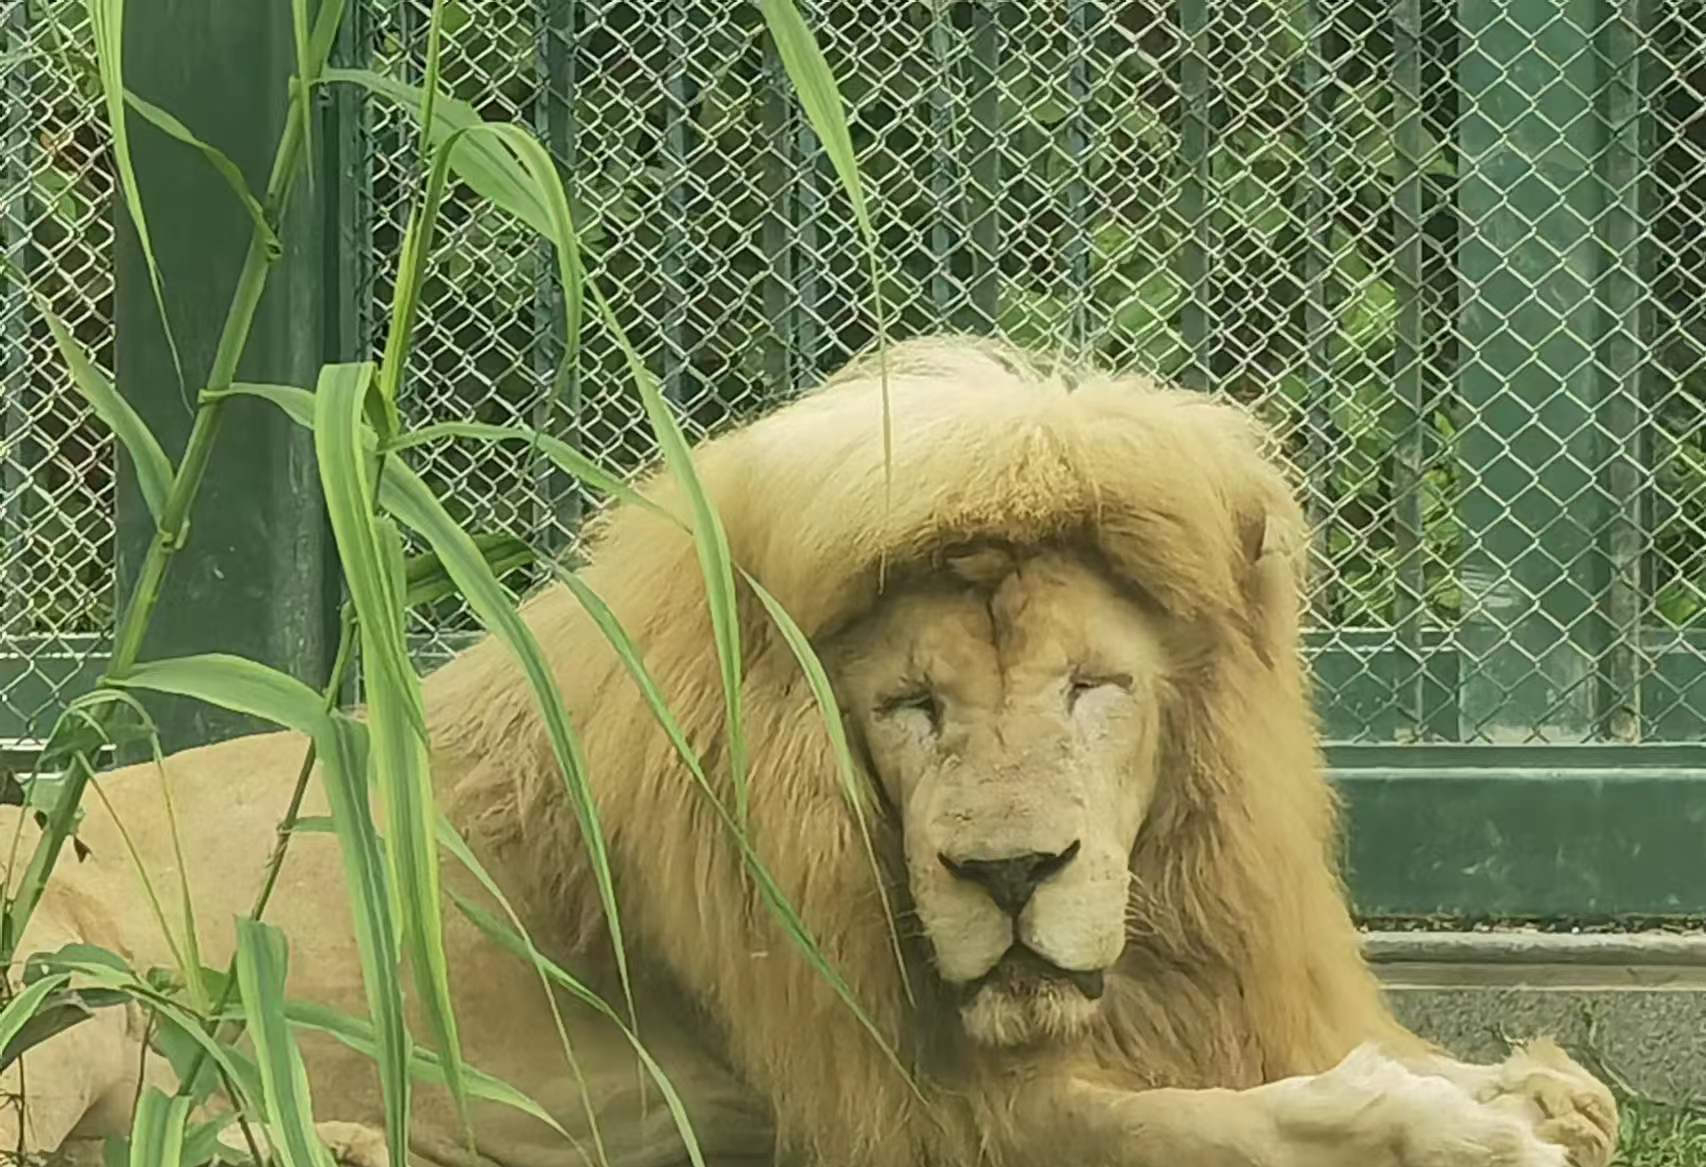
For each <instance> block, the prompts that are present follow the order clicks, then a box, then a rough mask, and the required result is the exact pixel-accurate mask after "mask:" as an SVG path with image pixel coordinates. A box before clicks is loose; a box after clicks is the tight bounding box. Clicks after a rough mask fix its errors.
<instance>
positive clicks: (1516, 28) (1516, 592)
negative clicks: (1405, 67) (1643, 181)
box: [1458, 0, 1635, 741]
mask: <svg viewBox="0 0 1706 1167" xmlns="http://www.w3.org/2000/svg"><path fill="white" fill-rule="evenodd" d="M1458 15H1459V20H1460V21H1461V24H1462V33H1461V35H1462V37H1463V52H1462V55H1461V57H1460V64H1459V67H1458V81H1459V84H1460V85H1461V87H1462V89H1461V92H1462V97H1461V100H1462V118H1461V121H1460V126H1461V130H1460V134H1461V137H1460V138H1459V146H1460V150H1461V158H1462V181H1461V185H1460V188H1459V190H1460V193H1459V196H1458V197H1459V204H1458V205H1459V211H1460V214H1461V216H1462V226H1461V235H1460V248H1459V256H1458V258H1459V264H1460V273H1461V278H1462V281H1463V285H1462V300H1461V315H1460V319H1459V329H1460V335H1461V338H1462V353H1463V358H1462V361H1461V364H1460V372H1459V380H1458V388H1459V392H1460V394H1461V397H1462V405H1463V409H1464V413H1465V415H1466V419H1467V420H1466V424H1465V427H1464V430H1463V433H1462V436H1461V446H1460V454H1461V457H1462V459H1463V467H1464V471H1465V475H1466V478H1467V483H1466V487H1467V489H1466V491H1465V494H1464V499H1463V504H1462V512H1461V514H1462V519H1463V524H1464V528H1465V533H1466V536H1467V542H1468V548H1469V551H1468V561H1467V562H1466V563H1465V564H1464V568H1463V575H1462V580H1463V588H1464V619H1463V627H1462V628H1461V629H1460V639H1459V648H1460V650H1461V651H1462V653H1463V656H1464V687H1463V699H1462V707H1461V708H1462V717H1461V720H1462V727H1461V728H1462V734H1463V737H1464V739H1465V740H1472V739H1477V738H1480V739H1489V740H1492V741H1512V740H1523V739H1525V738H1528V737H1531V736H1538V737H1541V738H1543V739H1545V740H1553V741H1565V740H1580V739H1581V738H1583V737H1586V736H1590V735H1592V734H1594V733H1595V732H1596V731H1597V730H1598V728H1599V726H1600V725H1601V724H1602V716H1601V689H1602V686H1601V683H1600V678H1601V670H1602V662H1603V661H1604V660H1605V659H1606V654H1607V653H1608V652H1609V651H1611V649H1612V648H1613V645H1614V641H1615V639H1616V637H1617V635H1619V634H1621V633H1625V632H1627V633H1629V634H1633V633H1634V632H1635V629H1633V628H1620V629H1616V630H1613V629H1612V628H1611V626H1610V624H1609V622H1608V621H1607V620H1605V619H1604V618H1603V615H1602V612H1601V610H1600V609H1601V606H1602V605H1603V603H1604V600H1603V597H1604V596H1606V594H1607V591H1608V588H1609V586H1610V584H1611V579H1610V575H1611V573H1610V571H1609V569H1608V558H1607V556H1606V555H1605V554H1604V548H1605V543H1606V540H1607V538H1608V536H1609V535H1611V534H1612V530H1613V527H1614V525H1615V524H1617V522H1618V521H1619V519H1618V514H1617V511H1618V506H1617V503H1616V501H1615V500H1614V499H1613V498H1612V497H1611V495H1610V493H1609V492H1608V491H1607V490H1606V489H1604V486H1603V479H1604V476H1605V471H1606V468H1607V465H1608V457H1609V456H1610V454H1611V451H1610V450H1608V443H1607V435H1606V432H1605V430H1604V428H1602V424H1601V423H1602V421H1603V419H1604V418H1605V417H1606V416H1607V415H1608V411H1610V412H1613V413H1614V412H1615V411H1616V410H1617V409H1619V408H1621V406H1620V404H1619V403H1620V402H1624V401H1626V400H1627V398H1626V397H1624V395H1625V394H1627V393H1628V392H1629V391H1630V387H1629V385H1628V384H1627V379H1626V378H1624V377H1621V376H1619V374H1618V372H1617V371H1616V370H1614V369H1608V368H1606V367H1605V366H1604V365H1602V364H1601V363H1600V362H1599V360H1598V359H1596V358H1598V357H1599V356H1600V355H1602V353H1603V352H1604V348H1603V346H1604V343H1605V335H1606V332H1607V329H1608V326H1610V327H1615V326H1616V325H1614V324H1612V323H1611V322H1609V321H1608V320H1607V319H1606V314H1605V313H1604V312H1603V311H1602V306H1601V304H1600V303H1599V297H1598V295H1596V291H1597V290H1598V289H1599V288H1600V287H1602V286H1603V285H1602V280H1603V279H1604V278H1605V275H1606V272H1607V271H1608V270H1611V268H1612V266H1613V265H1615V264H1618V263H1622V262H1626V261H1627V258H1626V256H1621V255H1608V252H1607V248H1606V246H1605V240H1604V239H1603V232H1602V228H1601V227H1600V216H1601V215H1602V214H1603V213H1604V212H1605V210H1606V207H1607V204H1608V202H1610V201H1611V200H1612V199H1613V198H1614V197H1615V196H1614V195H1613V193H1612V192H1610V191H1609V190H1608V186H1607V180H1606V174H1605V173H1604V169H1603V158H1604V156H1605V151H1606V149H1607V146H1608V145H1609V140H1610V138H1611V134H1610V133H1608V129H1607V125H1606V121H1605V118H1604V116H1603V115H1602V114H1601V111H1600V110H1598V109H1597V108H1596V106H1597V104H1598V101H1597V100H1596V98H1597V96H1598V95H1602V94H1604V93H1605V92H1606V84H1607V81H1606V77H1605V75H1604V74H1605V63H1604V60H1603V58H1602V57H1601V56H1600V55H1599V54H1598V52H1597V51H1596V50H1597V40H1598V32H1599V28H1600V26H1601V25H1602V24H1603V23H1604V21H1605V18H1606V16H1607V15H1608V8H1607V7H1606V5H1605V4H1604V3H1603V0H1513V2H1512V3H1510V4H1509V5H1497V6H1494V5H1487V4H1482V3H1476V2H1472V0H1461V2H1460V4H1459V6H1458ZM1619 298H1620V299H1621V297H1619Z"/></svg>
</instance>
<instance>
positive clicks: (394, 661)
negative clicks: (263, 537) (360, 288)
mask: <svg viewBox="0 0 1706 1167" xmlns="http://www.w3.org/2000/svg"><path fill="white" fill-rule="evenodd" d="M372 377H373V365H372V363H371V362H367V361H362V362H357V363H351V364H341V365H327V366H325V367H324V368H322V369H321V370H320V382H319V387H318V389H317V390H316V391H315V393H314V453H315V456H316V457H317V459H318V461H319V468H320V486H321V489H322V491H323V492H324V494H325V497H326V513H327V514H328V515H329V516H330V518H331V521H332V537H333V539H334V540H335V541H336V543H337V547H338V556H339V559H340V561H341V562H342V564H343V568H344V579H345V581H346V583H347V584H348V586H349V593H350V600H351V602H352V603H353V604H354V605H355V613H356V617H357V618H358V619H359V620H360V621H361V628H362V659H363V661H364V662H366V664H367V665H368V666H369V667H371V668H372V669H373V670H374V673H375V675H374V677H373V682H374V683H375V684H377V683H379V682H381V681H382V682H383V683H384V684H386V685H389V686H391V687H392V689H391V691H392V692H396V693H409V692H412V691H414V690H415V689H417V688H418V685H419V680H418V678H417V677H416V676H415V672H414V668H413V666H412V665H411V664H410V663H409V656H408V648H407V646H406V645H405V643H404V640H403V613H402V611H401V610H400V609H399V608H398V607H397V606H396V603H395V602H394V597H393V595H392V593H391V592H390V591H389V590H387V589H386V587H385V586H384V576H383V575H382V574H381V572H382V569H381V567H380V563H379V555H380V552H379V537H378V534H377V532H376V530H375V528H374V526H373V499H374V483H373V467H372V458H371V457H370V451H369V449H368V448H367V446H368V443H367V441H366V439H364V437H363V433H364V431H363V429H362V424H361V419H362V416H363V414H364V413H365V412H366V408H367V392H368V386H369V384H370V383H371V380H372ZM369 640H371V641H372V644H371V645H370V644H369V643H368V641H369ZM370 651H371V653H372V655H368V654H369V652H370ZM397 708H398V712H400V713H403V714H404V715H405V716H407V717H409V718H410V722H411V728H413V729H414V730H415V732H416V733H417V734H419V735H420V737H421V738H422V740H423V741H424V740H425V738H426V736H427V730H426V721H425V719H424V718H422V717H421V715H420V711H419V705H418V702H413V701H405V702H401V703H400V704H399V706H398V707H397Z"/></svg>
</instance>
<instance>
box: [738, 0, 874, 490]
mask: <svg viewBox="0 0 1706 1167" xmlns="http://www.w3.org/2000/svg"><path fill="white" fill-rule="evenodd" d="M759 6H760V7H761V8H762V9H763V11H764V23H765V24H766V25H768V26H769V28H770V38H771V40H772V41H774V42H775V45H776V55H777V56H778V57H779V58H781V61H782V68H783V70H784V71H786V73H787V74H788V80H789V81H791V82H792V83H793V86H794V91H795V92H796V93H798V94H799V97H800V108H801V109H803V110H805V114H806V119H807V120H808V121H810V122H811V125H812V130H813V132H815V133H816V134H817V138H818V141H819V142H821V143H822V144H823V150H824V153H825V154H827V155H828V156H829V161H830V164H831V165H833V166H834V167H835V174H836V177H837V178H839V179H840V180H841V188H842V190H844V191H845V192H846V193H847V201H848V202H850V203H852V204H853V217H854V219H855V221H856V222H857V223H858V226H859V234H860V236H861V238H862V240H863V242H864V245H865V257H866V259H867V261H868V262H869V264H870V269H871V271H870V275H871V296H872V299H873V306H874V309H875V311H874V313H873V314H874V315H875V316H876V321H877V329H876V331H877V344H878V349H879V353H880V354H881V355H882V359H883V384H882V396H883V481H884V486H885V489H887V487H888V485H889V475H890V472H891V469H892V466H893V462H894V425H893V418H892V416H891V411H890V408H889V383H888V362H887V346H888V341H887V337H888V325H887V313H886V312H885V310H884V307H883V300H882V287H883V281H882V277H881V275H880V273H879V271H878V267H879V265H878V256H879V254H880V248H879V243H878V240H877V229H876V227H875V226H874V225H873V224H872V221H871V209H870V206H869V205H868V204H867V203H866V201H865V187H864V183H863V180H862V179H861V178H860V176H859V158H858V155H857V154H856V153H854V150H853V135H852V132H851V131H850V130H849V129H848V127H847V111H846V108H845V107H844V106H843V104H842V101H841V91H840V89H839V87H838V86H837V85H836V81H835V73H834V72H833V71H832V70H831V69H830V67H829V62H828V61H826V60H824V56H823V50H822V49H820V48H818V44H817V39H816V38H815V37H814V36H812V31H811V28H810V27H808V26H807V24H806V22H805V19H804V18H803V17H801V16H800V10H799V9H798V8H796V7H795V6H794V0H759Z"/></svg>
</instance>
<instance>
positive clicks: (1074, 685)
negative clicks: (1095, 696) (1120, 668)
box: [1066, 673, 1131, 705]
mask: <svg viewBox="0 0 1706 1167" xmlns="http://www.w3.org/2000/svg"><path fill="white" fill-rule="evenodd" d="M1097 689H1118V690H1120V691H1121V692H1122V693H1129V692H1131V678H1130V677H1128V676H1126V675H1125V674H1123V673H1119V674H1115V675H1111V676H1103V675H1099V674H1091V673H1075V674H1073V677H1072V680H1071V681H1069V682H1067V687H1066V700H1067V704H1068V705H1077V704H1078V699H1079V698H1080V697H1082V696H1084V695H1085V694H1086V693H1091V692H1094V691H1095V690H1097Z"/></svg>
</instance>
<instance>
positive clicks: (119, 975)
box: [27, 944, 261, 1108]
mask: <svg viewBox="0 0 1706 1167" xmlns="http://www.w3.org/2000/svg"><path fill="white" fill-rule="evenodd" d="M27 968H28V969H29V970H39V971H40V972H41V973H46V974H52V973H55V972H68V973H71V974H72V975H74V976H77V977H81V978H83V979H84V980H85V981H86V982H88V984H89V985H90V986H92V987H94V988H97V989H103V990H107V991H109V992H114V993H122V994H123V995H124V996H126V997H129V998H130V999H132V1000H134V1001H136V1002H138V1003H140V1004H142V1005H144V1006H145V1007H147V1008H148V1009H149V1010H150V1011H152V1012H153V1013H154V1015H155V1019H156V1021H157V1023H158V1024H161V1025H168V1024H169V1025H171V1026H173V1027H174V1028H175V1030H177V1031H179V1034H180V1036H181V1037H183V1038H184V1039H185V1040H186V1041H188V1042H190V1043H193V1044H195V1045H198V1046H200V1047H201V1048H202V1050H204V1051H205V1052H206V1054H207V1056H208V1057H209V1058H211V1059H212V1060H213V1061H214V1063H215V1064H216V1065H218V1066H219V1068H220V1069H222V1070H224V1071H225V1074H226V1077H227V1078H228V1079H229V1080H230V1082H231V1083H232V1084H233V1086H234V1087H235V1088H236V1091H237V1097H236V1098H235V1099H234V1100H233V1101H234V1102H235V1103H236V1105H238V1106H239V1107H246V1108H247V1107H255V1106H258V1105H259V1103H260V1101H261V1099H260V1097H259V1094H258V1092H257V1091H254V1090H252V1089H251V1088H250V1087H251V1086H253V1085H255V1084H257V1079H256V1075H255V1074H254V1073H252V1072H251V1071H252V1067H251V1066H249V1065H248V1064H247V1063H246V1059H244V1058H243V1056H242V1055H241V1054H240V1053H239V1052H238V1051H237V1050H235V1049H232V1048H231V1047H229V1046H227V1045H225V1043H223V1042H220V1041H215V1040H214V1039H213V1038H212V1037H210V1036H208V1034H207V1033H206V1032H204V1031H203V1029H202V1027H201V1024H200V1019H199V1018H197V1017H196V1015H195V1014H193V1013H191V1012H190V1011H189V1010H187V1009H185V1008H184V1007H183V1006H182V1005H180V1004H179V1003H178V1002H177V1001H175V1000H173V999H172V998H171V997H169V996H167V995H165V994H164V993H161V992H159V991H158V990H156V989H154V988H152V987H151V986H149V985H148V984H147V983H145V982H144V981H143V980H142V979H141V978H140V977H138V976H137V975H136V974H135V973H134V972H132V971H131V970H130V968H129V967H128V966H127V965H126V964H125V963H124V961H123V960H122V959H121V958H120V957H118V956H116V955H115V954H113V953H111V952H108V951H106V950H105V949H101V948H96V947H94V946H93V945H89V944H67V945H65V946H64V947H63V948H60V949H59V950H57V951H55V952H51V953H40V954H37V955H35V956H32V957H31V958H30V959H29V961H28V964H27Z"/></svg>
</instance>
